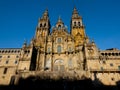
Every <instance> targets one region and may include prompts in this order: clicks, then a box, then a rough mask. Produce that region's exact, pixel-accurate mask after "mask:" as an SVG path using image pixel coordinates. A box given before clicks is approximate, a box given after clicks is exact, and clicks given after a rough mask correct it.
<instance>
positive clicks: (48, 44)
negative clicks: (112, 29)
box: [0, 8, 120, 85]
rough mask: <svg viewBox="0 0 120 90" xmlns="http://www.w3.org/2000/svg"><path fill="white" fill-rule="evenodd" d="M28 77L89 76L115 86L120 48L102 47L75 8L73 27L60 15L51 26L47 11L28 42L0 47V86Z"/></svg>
mask: <svg viewBox="0 0 120 90" xmlns="http://www.w3.org/2000/svg"><path fill="white" fill-rule="evenodd" d="M50 30H51V31H50ZM68 31H70V32H68ZM29 76H39V77H43V78H45V77H46V78H47V77H49V78H51V79H55V80H56V79H59V78H61V77H62V78H68V79H74V78H75V79H78V80H83V79H85V78H90V79H91V80H96V79H97V80H99V81H100V82H101V83H103V84H104V85H116V82H118V81H119V80H120V50H118V49H116V48H111V49H106V50H99V49H98V47H97V46H96V44H95V42H94V41H92V40H89V37H88V36H87V35H86V32H85V26H84V24H83V22H82V17H81V16H80V15H79V12H78V11H77V9H76V8H74V9H73V11H72V16H71V22H70V30H68V29H67V27H66V26H65V25H64V22H63V21H62V19H61V18H60V17H59V18H58V20H57V21H56V25H54V27H52V28H51V24H50V20H49V14H48V10H45V11H44V13H43V15H42V17H40V18H39V20H38V25H37V27H36V30H35V37H34V38H32V39H31V41H30V43H29V44H27V43H26V42H24V44H23V46H22V47H21V48H0V85H9V84H11V83H12V84H17V82H18V81H19V79H20V78H27V77H29Z"/></svg>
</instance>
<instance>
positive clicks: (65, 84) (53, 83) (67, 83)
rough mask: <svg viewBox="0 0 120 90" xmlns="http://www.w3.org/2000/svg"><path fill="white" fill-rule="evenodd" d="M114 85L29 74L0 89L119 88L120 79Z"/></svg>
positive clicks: (100, 89)
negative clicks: (15, 83) (16, 82)
mask: <svg viewBox="0 0 120 90" xmlns="http://www.w3.org/2000/svg"><path fill="white" fill-rule="evenodd" d="M116 83H117V85H116V86H105V85H103V84H102V83H101V82H100V81H99V80H97V79H96V80H94V81H92V80H91V79H87V78H86V79H84V80H76V79H73V80H69V79H63V78H60V79H57V80H53V79H49V78H40V77H35V76H30V77H28V78H26V79H24V78H20V79H19V81H18V84H17V85H13V84H11V85H9V86H4V85H1V86H0V90H23V89H27V90H28V89H30V90H31V89H33V90H120V81H118V82H116Z"/></svg>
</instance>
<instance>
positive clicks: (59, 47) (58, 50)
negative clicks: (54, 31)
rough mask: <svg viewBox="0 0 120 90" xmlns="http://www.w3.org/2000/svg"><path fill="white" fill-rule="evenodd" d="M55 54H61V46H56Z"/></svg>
mask: <svg viewBox="0 0 120 90" xmlns="http://www.w3.org/2000/svg"><path fill="white" fill-rule="evenodd" d="M57 52H58V53H61V46H60V45H58V47H57Z"/></svg>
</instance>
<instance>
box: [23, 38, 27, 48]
mask: <svg viewBox="0 0 120 90" xmlns="http://www.w3.org/2000/svg"><path fill="white" fill-rule="evenodd" d="M26 46H27V40H26V39H25V40H24V43H23V47H26Z"/></svg>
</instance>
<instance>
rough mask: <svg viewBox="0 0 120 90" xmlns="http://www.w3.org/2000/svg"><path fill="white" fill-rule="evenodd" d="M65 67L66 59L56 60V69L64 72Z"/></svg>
mask: <svg viewBox="0 0 120 90" xmlns="http://www.w3.org/2000/svg"><path fill="white" fill-rule="evenodd" d="M64 69H65V67H64V61H63V60H62V59H57V60H55V62H54V69H53V70H54V71H61V72H63V71H64Z"/></svg>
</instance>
